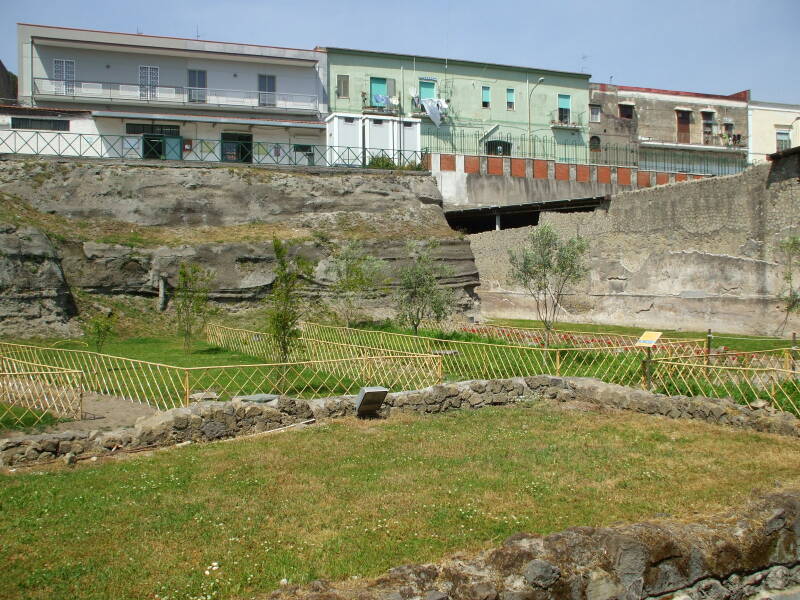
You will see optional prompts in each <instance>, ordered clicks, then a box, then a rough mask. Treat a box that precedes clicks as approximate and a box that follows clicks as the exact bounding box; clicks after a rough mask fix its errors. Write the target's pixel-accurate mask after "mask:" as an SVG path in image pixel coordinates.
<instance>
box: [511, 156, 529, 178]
mask: <svg viewBox="0 0 800 600" xmlns="http://www.w3.org/2000/svg"><path fill="white" fill-rule="evenodd" d="M525 162H526V160H525V159H524V158H512V159H511V176H512V177H525Z"/></svg>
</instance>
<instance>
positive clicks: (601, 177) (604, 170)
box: [597, 167, 611, 183]
mask: <svg viewBox="0 0 800 600" xmlns="http://www.w3.org/2000/svg"><path fill="white" fill-rule="evenodd" d="M597 183H611V167H597Z"/></svg>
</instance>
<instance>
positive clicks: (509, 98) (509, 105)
mask: <svg viewBox="0 0 800 600" xmlns="http://www.w3.org/2000/svg"><path fill="white" fill-rule="evenodd" d="M515 96H516V93H515V92H514V88H508V89H507V90H506V110H514V104H515V100H516V98H515Z"/></svg>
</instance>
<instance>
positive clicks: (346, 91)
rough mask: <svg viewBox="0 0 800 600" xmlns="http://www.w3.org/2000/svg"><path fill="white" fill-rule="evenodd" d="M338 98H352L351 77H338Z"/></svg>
mask: <svg viewBox="0 0 800 600" xmlns="http://www.w3.org/2000/svg"><path fill="white" fill-rule="evenodd" d="M336 97H337V98H349V97H350V75H337V76H336Z"/></svg>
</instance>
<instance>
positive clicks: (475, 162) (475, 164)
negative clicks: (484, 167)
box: [464, 156, 481, 173]
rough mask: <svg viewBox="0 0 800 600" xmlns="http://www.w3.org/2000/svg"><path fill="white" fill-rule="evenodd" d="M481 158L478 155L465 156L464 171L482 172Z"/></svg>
mask: <svg viewBox="0 0 800 600" xmlns="http://www.w3.org/2000/svg"><path fill="white" fill-rule="evenodd" d="M480 172H481V159H480V158H478V157H477V156H465V157H464V173H480Z"/></svg>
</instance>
